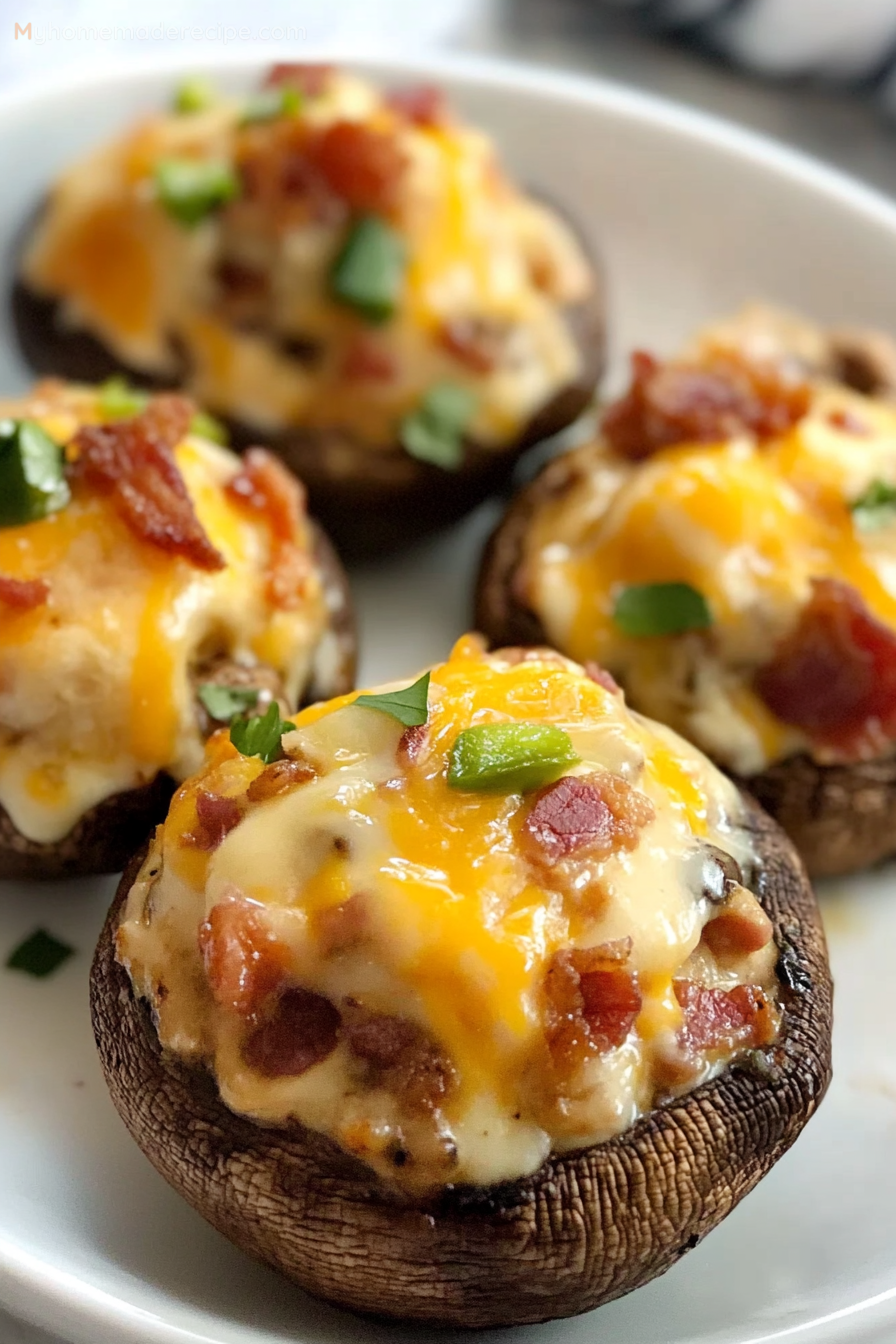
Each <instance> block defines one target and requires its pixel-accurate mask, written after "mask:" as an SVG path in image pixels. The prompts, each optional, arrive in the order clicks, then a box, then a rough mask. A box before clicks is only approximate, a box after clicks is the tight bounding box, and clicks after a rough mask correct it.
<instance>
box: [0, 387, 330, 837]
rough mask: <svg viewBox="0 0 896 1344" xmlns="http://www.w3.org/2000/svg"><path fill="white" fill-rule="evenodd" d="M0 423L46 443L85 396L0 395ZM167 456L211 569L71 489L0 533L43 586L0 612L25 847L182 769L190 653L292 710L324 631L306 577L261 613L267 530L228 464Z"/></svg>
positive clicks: (91, 408)
mask: <svg viewBox="0 0 896 1344" xmlns="http://www.w3.org/2000/svg"><path fill="white" fill-rule="evenodd" d="M0 416H12V417H18V418H29V419H33V420H36V421H37V422H38V423H39V424H41V425H42V426H43V428H44V429H45V430H46V431H47V432H48V433H49V434H51V435H52V436H53V437H55V438H56V440H57V441H58V442H59V443H66V442H68V440H69V439H71V438H72V436H73V435H74V434H75V432H76V430H77V429H78V427H79V426H80V425H82V424H87V423H96V422H97V421H98V419H99V418H100V417H99V414H98V407H97V398H96V393H95V392H94V391H93V390H91V389H89V388H71V387H63V386H62V385H61V384H55V383H53V384H50V383H47V384H44V385H41V386H40V387H38V388H37V389H36V391H35V393H34V394H33V395H32V396H31V397H29V398H26V399H24V400H21V401H6V402H2V403H0ZM175 457H176V460H177V464H178V467H179V468H180V471H181V473H182V474H183V477H184V480H185V482H186V485H187V488H188V490H189V493H190V495H191V498H192V500H193V502H194V506H195V509H196V513H197V515H198V517H199V520H200V522H201V523H202V525H203V527H204V529H205V531H206V533H207V535H208V537H209V538H210V540H211V542H212V544H213V545H214V546H215V547H216V548H217V549H218V550H219V552H220V553H221V554H222V556H223V557H224V559H225V560H226V562H227V563H226V567H225V568H224V569H221V570H218V571H215V572H211V573H209V572H205V571H201V570H198V569H195V568H193V567H192V566H191V565H189V564H188V563H187V562H186V561H184V560H181V559H179V558H177V557H172V556H169V555H166V554H165V553H164V552H163V551H161V550H158V549H157V548H155V547H153V546H151V545H148V544H147V543H145V542H143V541H141V540H140V539H139V538H138V537H136V536H135V535H134V533H133V532H132V531H130V529H129V528H128V527H127V526H126V525H125V524H124V523H123V522H122V521H121V519H120V518H119V517H118V515H117V514H116V512H115V510H114V508H113V507H112V506H111V504H110V503H109V502H108V500H107V499H104V498H98V497H96V496H93V495H90V494H86V493H85V492H84V491H83V490H78V491H76V493H75V495H74V497H73V499H72V501H71V503H70V504H69V505H67V506H66V507H65V508H64V509H62V510H61V511H60V512H59V513H56V514H53V515H51V516H50V517H48V518H45V519H42V520H41V521H39V522H34V523H28V524H25V525H24V526H21V527H4V528H0V574H3V575H6V576H8V577H12V578H19V579H38V578H40V579H45V580H46V581H47V582H48V584H49V588H50V596H49V600H48V601H47V603H46V604H45V605H44V606H41V607H38V608H37V609H35V610H32V611H22V612H19V611H15V610H13V609H11V608H7V607H3V608H2V609H0V806H2V807H3V808H4V809H5V810H6V811H7V812H8V813H9V815H10V817H11V818H12V821H13V823H14V824H15V826H16V828H17V829H18V830H19V831H20V832H21V834H22V835H24V836H26V837H27V838H28V839H30V840H34V841H38V842H43V843H48V844H51V843H54V842H55V841H57V840H60V839H61V838H62V837H63V836H65V835H66V834H67V833H68V832H69V831H70V830H71V829H72V827H73V826H74V825H75V823H76V822H77V821H78V820H79V818H80V817H81V816H83V815H84V813H85V812H87V811H88V810H89V809H90V808H91V807H93V806H94V805H95V804H97V803H99V802H101V801H102V800H103V799H105V798H108V797H110V796H111V795H112V794H115V793H118V792H119V791H121V790H125V789H130V788H134V787H137V786H139V785H142V784H145V783H148V782H149V781H151V780H152V779H154V778H155V776H156V775H157V774H158V773H159V771H167V772H169V773H171V774H172V775H174V776H175V778H177V779H183V778H184V777H185V776H186V775H187V774H189V773H190V771H191V770H195V769H196V768H197V766H198V765H199V763H200V762H201V760H202V736H201V734H200V730H199V724H198V722H197V717H196V702H195V687H194V685H193V681H192V679H191V677H192V673H193V671H194V669H195V668H196V667H197V665H198V664H200V663H201V662H202V661H205V660H207V659H210V658H213V657H214V656H216V655H219V654H220V655H226V656H227V657H229V658H232V659H233V660H234V661H235V662H238V663H242V664H244V665H245V666H247V667H252V666H253V665H255V664H256V663H258V662H260V661H265V662H270V663H271V664H272V665H273V666H274V667H275V669H276V671H277V672H279V673H280V674H281V676H282V677H283V682H284V686H285V693H286V695H287V696H288V697H289V698H290V699H291V701H292V703H295V701H296V699H297V698H298V693H299V691H300V690H301V688H302V687H303V686H304V685H305V683H306V682H307V680H308V677H309V672H310V668H311V665H312V662H313V659H314V657H315V653H316V650H317V647H318V645H319V643H320V641H321V637H322V634H323V631H324V627H325V624H326V611H325V605H324V599H323V595H322V593H321V590H320V583H319V580H318V578H317V576H316V575H312V576H311V578H310V579H309V583H308V588H307V593H306V596H305V599H304V600H303V602H302V603H301V604H300V605H299V606H298V607H296V608H295V609H291V610H289V611H283V610H277V611H275V610H273V609H272V608H271V606H270V603H269V601H268V597H267V592H266V582H267V572H268V565H269V561H270V558H271V537H270V533H269V529H268V524H267V523H266V522H265V521H264V520H263V519H261V518H257V517H252V516H251V515H249V514H247V513H246V512H245V511H244V510H241V509H240V508H238V507H237V506H236V505H234V504H233V503H231V502H230V500H229V499H228V497H227V495H226V494H225V491H224V487H225V485H226V484H227V483H228V482H229V481H230V480H231V479H232V478H233V477H234V476H235V475H236V474H237V472H238V470H239V459H238V458H237V457H235V456H234V455H233V454H232V453H230V452H228V451H227V450H225V449H223V448H219V447H218V446H217V445H215V444H213V443H209V442H207V441H206V440H203V439H199V438H197V437H195V436H193V435H191V436H190V437H188V438H187V439H185V440H184V441H183V443H181V444H180V445H179V446H178V448H177V449H176V450H175ZM297 541H298V542H299V543H300V544H302V545H304V546H306V547H307V545H308V544H309V541H308V538H307V536H305V535H304V533H303V535H302V536H301V537H298V538H297ZM272 652H273V653H275V654H276V656H275V657H272V656H271V655H272Z"/></svg>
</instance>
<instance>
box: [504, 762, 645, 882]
mask: <svg viewBox="0 0 896 1344" xmlns="http://www.w3.org/2000/svg"><path fill="white" fill-rule="evenodd" d="M654 816H655V811H654V807H653V804H652V803H651V802H650V799H649V798H647V797H646V795H645V794H643V793H641V792H639V791H638V790H637V789H633V788H632V787H631V785H630V784H627V783H626V782H625V780H624V779H620V777H619V776H618V775H614V774H612V773H611V772H610V771H609V770H601V771H594V772H593V773H592V774H590V775H566V776H564V778H563V779H560V780H558V781H557V783H556V784H549V785H548V786H547V788H545V789H542V790H541V792H540V793H538V794H536V797H535V803H534V805H533V807H532V809H531V811H530V812H529V815H528V817H527V818H526V822H525V825H524V827H523V839H524V842H525V843H527V844H528V848H529V849H530V851H534V857H535V858H536V859H537V860H538V861H540V862H541V863H546V864H548V865H551V866H553V865H554V864H556V863H559V862H560V860H561V859H565V858H566V857H567V856H568V855H569V854H573V853H576V852H577V851H578V850H583V849H587V850H588V851H589V853H591V854H592V855H594V856H595V857H596V858H601V859H603V858H607V857H608V856H609V855H610V854H612V853H613V852H614V851H615V850H619V849H624V850H632V849H634V848H635V846H636V845H637V843H638V832H639V831H640V829H641V827H642V826H646V825H647V823H648V822H649V821H652V820H653V818H654Z"/></svg>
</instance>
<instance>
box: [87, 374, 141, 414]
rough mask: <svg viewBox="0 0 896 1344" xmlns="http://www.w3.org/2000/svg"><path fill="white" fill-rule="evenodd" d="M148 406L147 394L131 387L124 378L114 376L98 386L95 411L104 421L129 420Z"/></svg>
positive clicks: (118, 375) (117, 375)
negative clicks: (98, 391) (96, 410)
mask: <svg viewBox="0 0 896 1344" xmlns="http://www.w3.org/2000/svg"><path fill="white" fill-rule="evenodd" d="M148 405H149V393H148V392H141V391H140V390H139V388H136V387H131V385H130V383H129V382H128V381H127V379H126V378H122V377H121V375H120V374H115V375H114V377H112V378H107V379H106V381H105V382H104V383H102V384H101V385H100V395H99V401H98V402H97V409H98V411H99V413H100V415H101V416H102V417H103V419H104V420H129V419H130V417H131V416H132V415H139V414H140V412H141V411H145V410H146V407H147V406H148Z"/></svg>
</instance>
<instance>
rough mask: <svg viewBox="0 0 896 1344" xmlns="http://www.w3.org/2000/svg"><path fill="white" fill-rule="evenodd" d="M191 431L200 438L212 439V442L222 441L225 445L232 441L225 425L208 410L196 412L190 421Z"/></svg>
mask: <svg viewBox="0 0 896 1344" xmlns="http://www.w3.org/2000/svg"><path fill="white" fill-rule="evenodd" d="M190 433H191V434H195V435H196V437H197V438H199V439H210V440H211V442H212V443H222V444H224V445H225V446H226V445H227V444H228V443H229V442H230V435H229V434H228V433H227V430H226V429H225V427H224V425H222V424H221V421H220V420H216V419H215V417H214V416H213V415H209V413H208V411H197V412H196V414H195V415H194V416H193V419H192V420H191V421H190Z"/></svg>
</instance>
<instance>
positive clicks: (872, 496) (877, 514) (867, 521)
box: [849, 481, 896, 532]
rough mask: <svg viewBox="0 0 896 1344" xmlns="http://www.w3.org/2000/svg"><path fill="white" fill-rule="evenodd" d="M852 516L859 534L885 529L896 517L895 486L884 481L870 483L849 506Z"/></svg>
mask: <svg viewBox="0 0 896 1344" xmlns="http://www.w3.org/2000/svg"><path fill="white" fill-rule="evenodd" d="M849 507H850V510H851V511H852V516H853V518H854V519H855V524H856V527H857V528H858V529H859V531H860V532H874V531H876V530H877V529H878V528H879V527H886V526H887V525H888V524H889V523H892V521H893V519H894V517H896V486H892V485H887V483H886V481H872V482H871V484H870V485H869V486H868V489H867V490H863V491H862V493H861V494H860V495H859V496H858V498H857V499H854V500H853V501H852V503H851V504H850V506H849Z"/></svg>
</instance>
